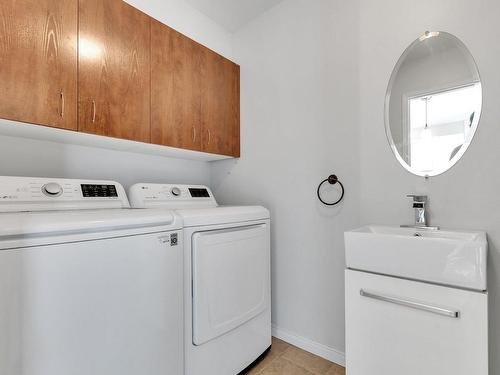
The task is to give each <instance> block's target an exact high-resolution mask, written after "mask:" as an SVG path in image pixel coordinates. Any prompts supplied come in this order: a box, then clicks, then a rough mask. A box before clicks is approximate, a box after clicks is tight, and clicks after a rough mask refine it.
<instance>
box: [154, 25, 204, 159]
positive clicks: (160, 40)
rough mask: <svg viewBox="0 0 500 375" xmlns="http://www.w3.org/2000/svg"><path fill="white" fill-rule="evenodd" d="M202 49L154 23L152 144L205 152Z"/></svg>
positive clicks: (176, 33) (174, 32) (191, 41)
mask: <svg viewBox="0 0 500 375" xmlns="http://www.w3.org/2000/svg"><path fill="white" fill-rule="evenodd" d="M202 52H203V49H202V47H201V46H200V45H199V44H198V43H196V42H194V41H193V40H191V39H189V38H188V37H186V36H184V35H182V34H180V33H178V32H177V31H175V30H173V29H171V28H170V27H168V26H165V25H163V24H161V23H160V22H158V21H156V20H152V21H151V142H152V143H156V144H161V145H166V146H173V147H179V148H186V149H191V150H198V151H199V150H201V91H200V87H201V82H202V81H201V80H202V75H201V74H202V71H201V70H202V67H201V59H202Z"/></svg>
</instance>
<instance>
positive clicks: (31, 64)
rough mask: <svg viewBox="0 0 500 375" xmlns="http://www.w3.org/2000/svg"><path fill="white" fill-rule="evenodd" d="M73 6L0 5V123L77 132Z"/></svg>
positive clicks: (25, 1) (23, 1)
mask: <svg viewBox="0 0 500 375" xmlns="http://www.w3.org/2000/svg"><path fill="white" fill-rule="evenodd" d="M77 17H78V3H77V0H64V1H61V0H2V1H1V2H0V117H1V118H5V119H9V120H15V121H22V122H29V123H33V124H40V125H46V126H52V127H57V128H64V129H73V130H76V128H77V116H76V112H77V111H76V96H77V33H78V29H77V25H78V23H77Z"/></svg>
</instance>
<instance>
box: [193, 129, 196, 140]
mask: <svg viewBox="0 0 500 375" xmlns="http://www.w3.org/2000/svg"><path fill="white" fill-rule="evenodd" d="M194 142H196V128H195V127H194V126H193V143H194Z"/></svg>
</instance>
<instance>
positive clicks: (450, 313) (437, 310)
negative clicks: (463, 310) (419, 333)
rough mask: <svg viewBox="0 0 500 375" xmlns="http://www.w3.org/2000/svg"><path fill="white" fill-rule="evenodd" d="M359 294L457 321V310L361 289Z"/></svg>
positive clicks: (458, 314)
mask: <svg viewBox="0 0 500 375" xmlns="http://www.w3.org/2000/svg"><path fill="white" fill-rule="evenodd" d="M359 294H360V295H361V296H362V297H367V298H372V299H376V300H378V301H383V302H388V303H393V304H396V305H400V306H405V307H408V308H411V309H416V310H422V311H427V312H430V313H432V314H437V315H442V316H447V317H449V318H455V319H457V318H459V317H460V311H458V310H448V309H445V308H442V307H438V306H432V305H428V304H426V303H422V302H415V301H409V300H405V299H402V298H395V297H389V296H384V295H381V294H375V293H371V292H367V291H366V290H363V289H360V291H359Z"/></svg>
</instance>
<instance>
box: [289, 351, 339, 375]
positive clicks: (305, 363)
mask: <svg viewBox="0 0 500 375" xmlns="http://www.w3.org/2000/svg"><path fill="white" fill-rule="evenodd" d="M282 358H284V359H287V360H288V361H290V362H292V363H294V364H296V365H298V366H300V367H302V368H305V369H306V370H308V371H310V372H312V373H313V374H317V375H325V374H326V373H327V371H329V370H330V368H331V367H332V363H331V362H330V361H327V360H326V359H323V358H321V357H318V356H317V355H314V354H311V353H308V352H306V351H303V350H301V349H299V348H296V347H294V346H292V347H290V348H288V349H287V350H286V351H285V353H284V354H283V355H282Z"/></svg>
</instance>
